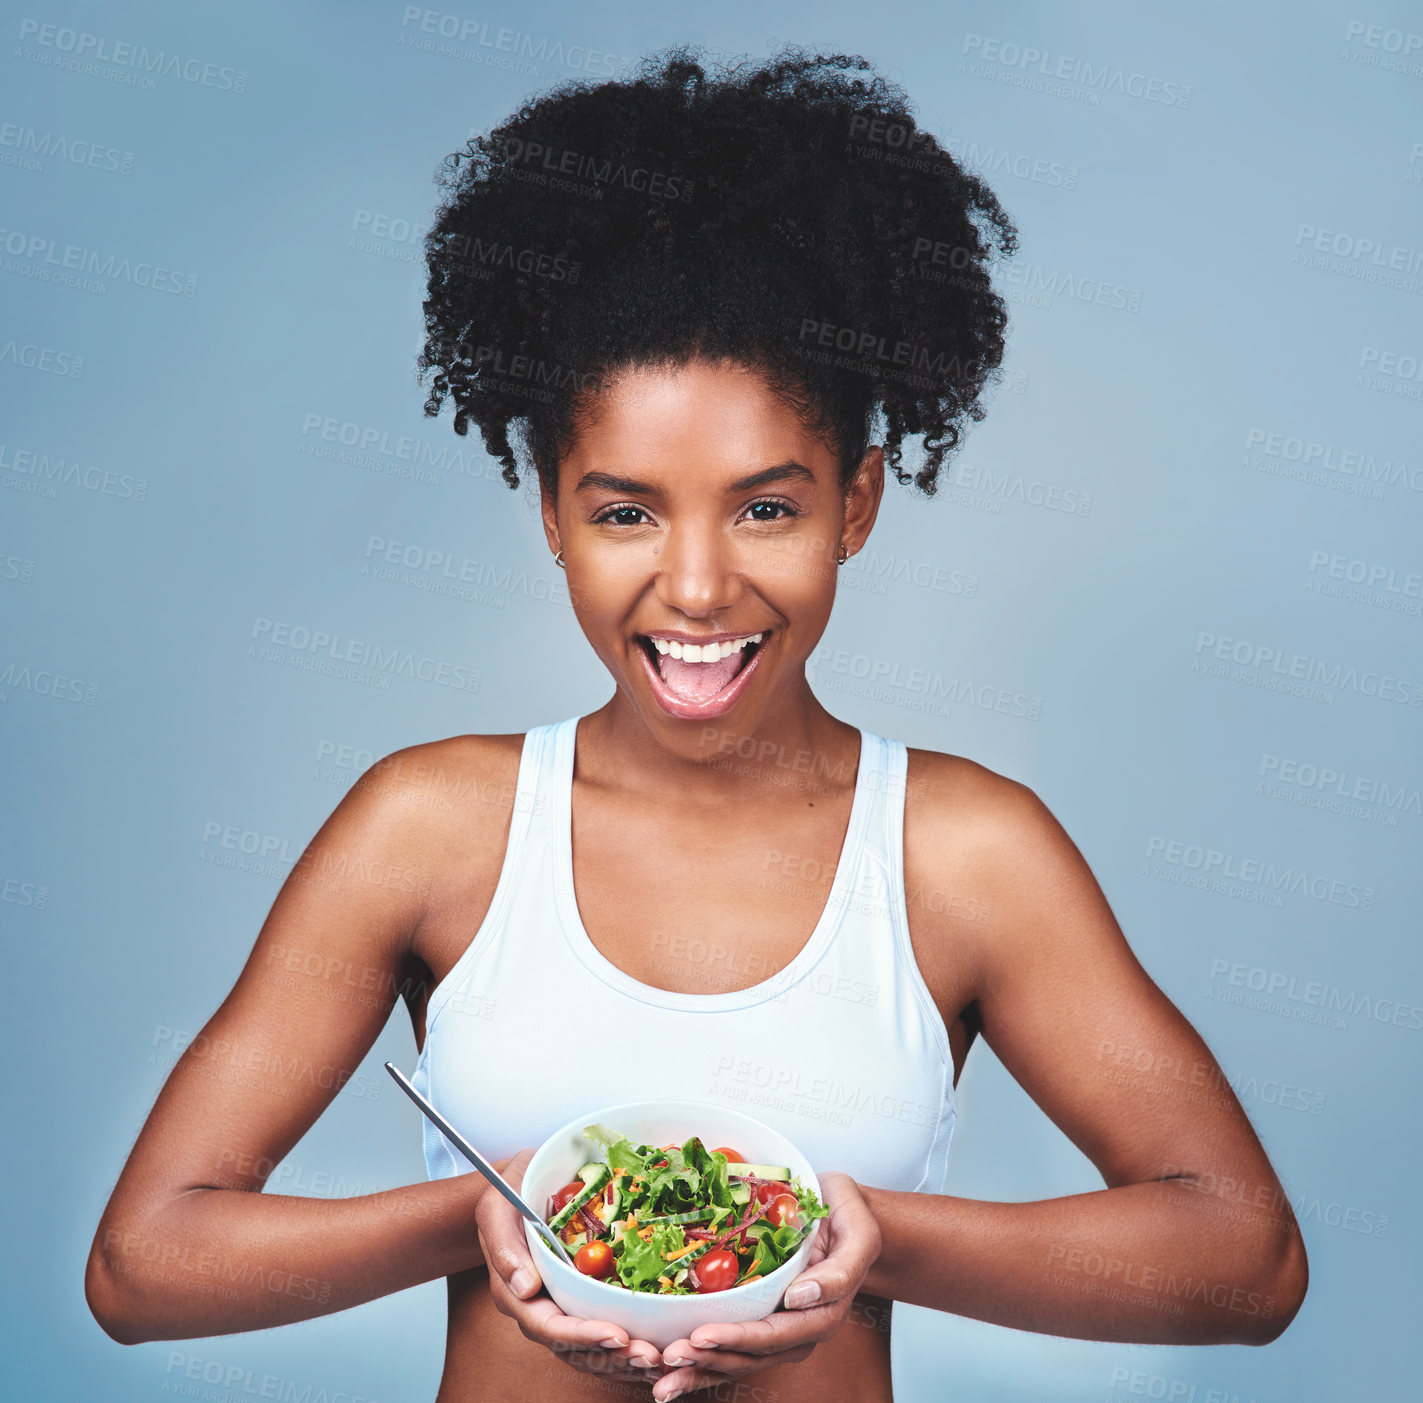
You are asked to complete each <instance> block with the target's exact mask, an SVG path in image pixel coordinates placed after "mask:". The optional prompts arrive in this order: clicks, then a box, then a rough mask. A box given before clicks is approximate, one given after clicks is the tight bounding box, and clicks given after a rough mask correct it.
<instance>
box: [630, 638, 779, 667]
mask: <svg viewBox="0 0 1423 1403" xmlns="http://www.w3.org/2000/svg"><path fill="white" fill-rule="evenodd" d="M764 637H765V635H764V634H763V633H748V634H746V636H745V637H743V638H728V639H727V640H726V641H725V642H723V643H681V642H679V641H678V640H677V639H675V638H654V639H653V640H652V641H653V643H654V644H655V645H656V647H657V651H658V652H659V653H671V654H672V656H673V657H674V658H681V659H682V661H683V662H684V663H710V662H715V661H716V660H717V659H718V658H729V657H730V656H731V655H732V654H733V653H739V652H740V651H741V650H742V649H743V648H744V647H745V646H746V645H747V644H748V643H759V642H760V641H761V639H762V638H764Z"/></svg>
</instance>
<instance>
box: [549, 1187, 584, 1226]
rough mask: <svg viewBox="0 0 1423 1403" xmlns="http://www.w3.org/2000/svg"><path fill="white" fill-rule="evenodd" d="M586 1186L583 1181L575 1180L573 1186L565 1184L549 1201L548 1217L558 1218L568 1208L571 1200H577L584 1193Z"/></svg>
mask: <svg viewBox="0 0 1423 1403" xmlns="http://www.w3.org/2000/svg"><path fill="white" fill-rule="evenodd" d="M584 1187H585V1185H584V1183H583V1181H582V1180H581V1179H575V1180H574V1181H573V1182H572V1183H571V1184H565V1185H564V1186H563V1187H562V1188H561V1189H560V1190H559V1191H558V1192H557V1193H556V1194H554V1195H552V1197H550V1199H549V1201H548V1216H549V1217H550V1218H556V1217H558V1215H559V1214H560V1213H562V1212H563V1210H564V1209H565V1208H566V1207H567V1206H568V1203H569V1200H570V1199H573V1198H576V1197H577V1196H578V1195H579V1194H580V1193H582V1192H583V1189H584Z"/></svg>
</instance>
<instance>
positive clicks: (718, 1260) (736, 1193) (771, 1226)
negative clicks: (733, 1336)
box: [544, 1125, 830, 1296]
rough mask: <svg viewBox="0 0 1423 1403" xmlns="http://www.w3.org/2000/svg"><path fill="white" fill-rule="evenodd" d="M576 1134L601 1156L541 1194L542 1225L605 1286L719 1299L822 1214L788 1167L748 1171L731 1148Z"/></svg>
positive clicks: (785, 1250) (772, 1261) (776, 1257)
mask: <svg viewBox="0 0 1423 1403" xmlns="http://www.w3.org/2000/svg"><path fill="white" fill-rule="evenodd" d="M583 1133H584V1135H586V1136H587V1137H588V1139H589V1140H591V1141H593V1143H594V1144H597V1145H601V1146H603V1147H604V1149H605V1150H606V1154H605V1156H604V1158H603V1159H602V1160H601V1161H598V1162H597V1163H590V1164H585V1165H584V1166H583V1167H582V1168H581V1169H580V1170H579V1171H578V1175H577V1177H576V1178H575V1179H573V1180H571V1181H570V1182H569V1183H567V1184H565V1185H564V1186H563V1187H562V1188H561V1189H559V1190H558V1192H557V1193H555V1194H552V1195H551V1196H550V1198H549V1202H548V1210H547V1213H546V1218H547V1221H548V1225H549V1227H551V1228H552V1229H553V1230H554V1231H555V1232H557V1233H558V1235H559V1238H560V1239H561V1241H562V1242H563V1243H564V1245H565V1246H566V1247H567V1248H568V1251H569V1253H570V1255H572V1257H573V1264H574V1265H575V1266H576V1267H577V1268H578V1270H579V1271H581V1272H582V1273H583V1274H584V1275H585V1276H591V1277H593V1278H594V1279H596V1280H599V1281H602V1282H603V1283H604V1284H605V1285H607V1286H611V1287H616V1288H619V1289H625V1290H629V1291H647V1292H651V1293H653V1294H656V1295H664V1296H686V1295H692V1294H694V1293H698V1292H701V1293H705V1292H708V1291H725V1290H727V1289H729V1288H730V1287H733V1286H740V1285H742V1284H744V1283H745V1282H747V1281H752V1280H754V1279H755V1278H757V1277H760V1276H768V1275H770V1273H771V1272H773V1271H775V1269H776V1268H777V1267H779V1266H781V1265H783V1264H784V1263H785V1262H787V1261H789V1260H790V1258H791V1257H792V1256H793V1255H794V1253H795V1251H796V1249H797V1248H798V1247H799V1246H800V1244H801V1242H802V1241H803V1240H804V1238H805V1236H806V1234H807V1233H808V1232H809V1231H810V1227H811V1224H812V1223H814V1221H815V1220H816V1219H817V1218H823V1217H825V1216H826V1215H827V1214H828V1213H829V1212H830V1210H829V1209H828V1208H827V1207H826V1206H825V1205H824V1204H823V1203H822V1202H821V1201H820V1199H819V1198H817V1197H816V1194H815V1192H814V1190H812V1189H808V1188H806V1187H805V1186H804V1185H803V1184H802V1183H801V1181H800V1179H799V1178H795V1179H792V1178H791V1172H790V1170H789V1169H787V1168H785V1167H784V1166H782V1165H776V1164H750V1163H748V1162H747V1161H746V1159H745V1157H744V1156H743V1155H742V1154H741V1153H740V1151H739V1150H738V1149H736V1148H734V1147H732V1146H728V1145H721V1146H718V1147H717V1148H716V1149H711V1150H709V1149H707V1147H706V1146H705V1145H703V1144H702V1142H701V1140H700V1139H699V1138H698V1137H697V1136H695V1135H694V1136H692V1137H691V1139H689V1140H684V1141H683V1142H682V1143H681V1144H680V1145H643V1144H639V1143H637V1142H635V1141H632V1140H629V1139H628V1138H627V1136H625V1135H621V1134H619V1133H618V1132H617V1131H616V1130H609V1129H608V1127H607V1126H605V1125H588V1126H584V1128H583ZM544 1248H545V1250H546V1251H549V1252H550V1254H551V1253H552V1249H551V1248H550V1247H549V1246H548V1244H547V1243H544Z"/></svg>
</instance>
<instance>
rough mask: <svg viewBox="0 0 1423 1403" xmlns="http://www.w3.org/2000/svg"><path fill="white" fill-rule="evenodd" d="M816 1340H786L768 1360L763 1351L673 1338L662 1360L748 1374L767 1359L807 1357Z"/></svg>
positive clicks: (765, 1364) (789, 1360) (763, 1365)
mask: <svg viewBox="0 0 1423 1403" xmlns="http://www.w3.org/2000/svg"><path fill="white" fill-rule="evenodd" d="M817 1343H818V1341H816V1340H810V1341H807V1342H805V1343H799V1344H786V1345H784V1346H783V1348H781V1349H779V1350H777V1351H774V1353H775V1356H776V1357H775V1359H774V1360H773V1361H768V1360H767V1358H766V1357H765V1355H762V1354H751V1353H749V1352H743V1351H740V1350H735V1349H727V1348H721V1349H706V1348H698V1347H697V1346H696V1345H694V1344H693V1343H692V1342H691V1340H673V1341H672V1343H671V1344H670V1345H668V1346H667V1348H666V1349H664V1350H663V1351H662V1362H663V1363H664V1364H666V1365H669V1366H671V1367H673V1368H677V1367H680V1366H683V1365H690V1366H691V1367H693V1368H699V1369H712V1370H715V1371H716V1372H717V1373H719V1374H728V1375H732V1376H735V1375H739V1374H749V1373H750V1372H751V1371H752V1370H753V1369H765V1368H767V1367H768V1364H769V1363H776V1364H798V1363H799V1362H800V1361H801V1360H802V1359H807V1358H809V1357H810V1355H811V1353H812V1352H813V1351H814V1349H815V1346H816V1344H817Z"/></svg>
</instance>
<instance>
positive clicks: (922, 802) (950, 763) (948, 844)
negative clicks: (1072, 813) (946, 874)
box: [905, 746, 1050, 857]
mask: <svg viewBox="0 0 1423 1403" xmlns="http://www.w3.org/2000/svg"><path fill="white" fill-rule="evenodd" d="M1045 815H1047V808H1046V806H1045V805H1044V804H1043V802H1042V800H1040V799H1039V798H1038V796H1037V795H1036V794H1035V793H1034V792H1033V790H1032V789H1030V788H1029V787H1028V786H1027V785H1026V784H1023V783H1021V782H1020V781H1018V780H1015V779H1010V778H1009V777H1008V776H1007V775H1002V774H999V773H998V771H997V770H991V769H989V768H988V766H987V765H981V764H979V763H978V761H976V760H970V759H968V758H967V757H966V756H963V755H952V754H948V753H946V752H944V751H940V750H920V749H917V748H916V747H914V746H910V747H909V768H908V774H907V776H906V780H905V834H906V842H907V841H909V835H910V834H911V833H912V834H913V836H914V841H916V842H917V843H922V844H924V845H927V846H928V847H930V848H933V849H935V850H939V851H943V850H945V849H946V848H950V849H952V850H953V851H955V852H957V853H960V854H964V855H967V854H968V853H970V852H974V853H977V854H979V855H980V856H981V857H989V856H991V855H992V854H993V853H994V852H995V851H998V852H1000V853H1001V852H1002V851H1003V848H1004V845H1005V844H1007V845H1009V846H1011V845H1012V844H1013V843H1014V842H1015V840H1021V839H1023V838H1025V837H1029V836H1030V830H1033V829H1035V828H1040V827H1041V825H1042V822H1043V818H1044V816H1045ZM1047 816H1048V817H1050V815H1047Z"/></svg>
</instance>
